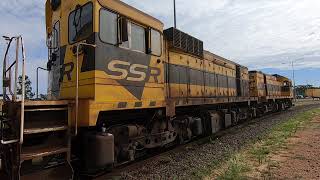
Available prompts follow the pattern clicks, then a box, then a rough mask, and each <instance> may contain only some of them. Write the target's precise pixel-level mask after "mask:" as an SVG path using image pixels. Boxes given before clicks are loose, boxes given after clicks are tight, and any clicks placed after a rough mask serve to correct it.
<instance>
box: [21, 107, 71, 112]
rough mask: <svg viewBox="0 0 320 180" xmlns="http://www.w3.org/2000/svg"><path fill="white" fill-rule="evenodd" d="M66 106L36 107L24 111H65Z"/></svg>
mask: <svg viewBox="0 0 320 180" xmlns="http://www.w3.org/2000/svg"><path fill="white" fill-rule="evenodd" d="M66 110H68V108H67V107H64V108H36V109H25V110H24V111H25V112H36V111H66Z"/></svg>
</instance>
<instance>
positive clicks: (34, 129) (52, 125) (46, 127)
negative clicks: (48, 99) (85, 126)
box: [23, 120, 68, 135]
mask: <svg viewBox="0 0 320 180" xmlns="http://www.w3.org/2000/svg"><path fill="white" fill-rule="evenodd" d="M67 129H68V122H67V120H43V121H42V120H26V121H25V126H24V131H23V132H24V134H26V135H28V134H38V133H45V132H53V131H63V130H67Z"/></svg>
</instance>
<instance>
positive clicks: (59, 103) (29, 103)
mask: <svg viewBox="0 0 320 180" xmlns="http://www.w3.org/2000/svg"><path fill="white" fill-rule="evenodd" d="M68 103H70V101H64V100H59V101H25V103H24V105H25V107H29V106H32V107H35V106H63V105H68Z"/></svg>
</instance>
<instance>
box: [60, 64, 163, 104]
mask: <svg viewBox="0 0 320 180" xmlns="http://www.w3.org/2000/svg"><path fill="white" fill-rule="evenodd" d="M149 62H150V61H149ZM149 62H147V61H146V62H145V64H137V63H130V62H127V61H121V60H112V61H110V62H109V63H108V64H104V63H101V64H100V65H97V66H96V67H95V68H96V69H95V70H101V71H104V72H105V73H106V76H107V78H109V79H114V80H116V81H117V82H118V83H119V84H120V85H123V87H124V88H125V89H127V90H128V91H129V92H130V93H131V94H132V95H134V96H135V97H136V98H137V99H139V100H141V97H142V94H143V91H144V88H145V84H146V82H154V83H160V82H159V79H158V78H159V76H160V75H161V69H159V68H156V67H150V66H147V65H146V64H148V63H149ZM102 64H104V65H102ZM82 66H83V65H82ZM74 70H75V65H74V63H73V62H70V63H66V64H64V65H63V66H62V68H61V72H60V74H61V77H60V81H61V82H62V81H63V77H65V76H66V77H67V79H68V81H72V79H71V78H72V73H74ZM79 70H80V69H79ZM81 72H86V71H83V70H82V68H81Z"/></svg>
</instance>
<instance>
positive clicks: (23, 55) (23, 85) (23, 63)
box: [20, 36, 26, 144]
mask: <svg viewBox="0 0 320 180" xmlns="http://www.w3.org/2000/svg"><path fill="white" fill-rule="evenodd" d="M20 39H21V48H22V49H21V51H22V85H21V86H22V87H21V88H22V93H21V94H22V95H21V115H20V144H22V143H23V132H24V98H25V88H26V87H25V83H26V82H25V81H26V74H25V61H26V52H25V49H24V43H23V39H22V37H21V36H20Z"/></svg>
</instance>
